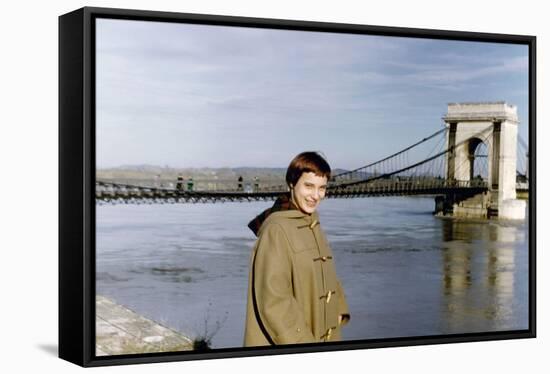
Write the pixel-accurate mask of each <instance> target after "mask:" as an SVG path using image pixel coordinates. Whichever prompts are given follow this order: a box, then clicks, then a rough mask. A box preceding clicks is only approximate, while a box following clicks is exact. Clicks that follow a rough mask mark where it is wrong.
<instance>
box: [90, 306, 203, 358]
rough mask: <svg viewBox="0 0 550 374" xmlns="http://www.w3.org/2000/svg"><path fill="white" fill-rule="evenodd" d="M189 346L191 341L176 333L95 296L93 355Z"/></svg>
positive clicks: (166, 350) (142, 351)
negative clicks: (94, 350) (94, 347)
mask: <svg viewBox="0 0 550 374" xmlns="http://www.w3.org/2000/svg"><path fill="white" fill-rule="evenodd" d="M192 349H193V343H192V340H191V339H189V338H188V337H186V336H183V335H181V334H180V333H179V332H177V331H174V330H172V329H170V328H168V327H165V326H162V325H160V324H159V323H157V322H155V321H152V320H150V319H147V318H145V317H143V316H140V315H139V314H137V313H135V312H134V311H132V310H130V309H128V308H125V307H123V306H122V305H119V304H116V303H115V302H114V301H112V300H110V299H108V298H106V297H103V296H96V355H97V356H106V355H120V354H132V353H151V352H175V351H186V350H192Z"/></svg>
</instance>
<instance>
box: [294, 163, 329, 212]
mask: <svg viewBox="0 0 550 374" xmlns="http://www.w3.org/2000/svg"><path fill="white" fill-rule="evenodd" d="M326 192H327V177H320V176H318V175H315V173H312V172H307V173H302V175H301V176H300V179H298V182H296V185H295V186H294V188H293V189H292V199H293V201H294V204H296V206H297V207H298V208H299V209H300V210H301V211H302V212H304V213H306V214H311V213H313V212H315V210H316V209H317V206H319V203H320V202H321V200H322V199H323V198H324V197H325V193H326Z"/></svg>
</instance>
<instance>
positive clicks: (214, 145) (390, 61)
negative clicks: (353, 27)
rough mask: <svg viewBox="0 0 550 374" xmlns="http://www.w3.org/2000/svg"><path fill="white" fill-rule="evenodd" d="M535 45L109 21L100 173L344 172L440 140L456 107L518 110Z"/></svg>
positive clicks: (101, 42) (100, 93) (104, 23)
mask: <svg viewBox="0 0 550 374" xmlns="http://www.w3.org/2000/svg"><path fill="white" fill-rule="evenodd" d="M528 62H529V61H528V47H527V46H525V45H513V44H501V43H482V42H463V41H449V40H433V39H420V38H405V37H389V36H372V35H354V34H334V33H324V32H306V31H293V30H272V29H257V28H244V27H227V26H211V25H189V24H177V23H162V22H150V21H128V20H111V19H98V20H97V27H96V163H97V167H98V168H108V167H116V166H121V165H140V164H151V165H159V166H169V167H177V168H187V167H197V168H202V167H286V166H288V163H289V162H290V160H291V159H292V158H293V157H294V156H295V155H296V154H298V153H300V152H302V151H306V150H308V151H309V150H313V151H321V152H322V153H323V154H324V155H325V157H326V158H327V159H328V160H329V163H330V164H331V166H332V167H333V168H343V169H353V168H358V167H361V166H363V165H365V164H368V163H371V162H373V161H376V160H379V159H381V158H383V157H385V156H388V155H390V154H392V153H394V152H396V151H399V150H401V149H403V148H405V147H406V146H408V145H411V144H413V143H415V142H416V141H418V140H421V139H423V138H424V137H426V136H428V135H430V134H432V133H434V132H436V131H437V130H439V129H441V128H442V126H443V123H444V122H443V120H442V117H443V116H444V115H445V114H446V112H447V104H448V103H456V102H478V101H479V102H487V101H506V102H507V103H508V104H512V105H516V106H517V108H518V116H519V120H520V122H521V123H520V125H519V134H520V136H521V137H522V138H523V140H524V141H525V142H527V140H528V135H527V134H528V123H529V122H528V121H529V118H528V94H529V92H528Z"/></svg>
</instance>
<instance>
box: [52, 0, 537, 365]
mask: <svg viewBox="0 0 550 374" xmlns="http://www.w3.org/2000/svg"><path fill="white" fill-rule="evenodd" d="M103 17H105V18H109V17H111V18H117V19H121V18H126V19H141V20H151V21H154V20H157V21H167V22H188V23H201V24H211V25H227V26H244V27H264V28H280V29H291V30H308V31H325V32H345V33H359V34H371V35H373V34H374V35H386V36H405V37H418V38H430V39H445V40H465V41H486V42H496V43H498V42H501V43H509V44H511V43H517V44H525V45H528V46H529V95H530V96H529V99H530V100H529V148H530V149H529V152H530V158H529V175H530V185H529V194H530V199H529V208H528V209H529V329H527V330H519V331H499V332H481V333H471V334H470V333H468V334H458V335H437V336H419V337H403V338H385V339H375V340H361V341H344V342H339V343H329V344H323V345H292V346H280V347H267V348H265V347H254V348H237V347H236V348H230V349H217V350H214V351H212V352H208V353H202V352H201V353H198V352H188V353H182V352H169V353H166V352H164V353H152V354H135V355H120V356H118V355H116V356H108V357H97V356H96V355H95V343H94V341H95V257H94V256H95V249H94V245H95V222H94V217H95V203H94V197H95V192H94V188H95V140H94V139H95V127H94V125H95V124H94V114H95V113H94V110H93V109H94V108H95V103H94V97H95V93H94V91H93V90H94V79H95V77H94V71H93V64H92V58H93V56H94V51H93V47H94V33H93V22H94V20H95V18H103ZM77 76H79V77H80V78H81V79H80V80H77V81H74V80H73V79H71V78H73V77H77ZM75 103H79V105H75ZM68 153H70V154H71V157H66V156H67V155H68ZM73 155H76V157H73ZM75 217H76V218H75ZM75 247H76V249H75ZM58 255H59V259H58V260H59V303H58V305H59V335H58V336H59V357H60V358H62V359H65V360H67V361H70V362H72V363H75V364H77V365H80V366H85V367H86V366H106V365H124V364H138V363H154V362H171V361H186V360H202V359H216V358H230V357H246V356H262V355H276V354H291V353H306V352H324V351H339V350H352V349H367V348H384V347H404V346H413V345H429V344H447V343H460V342H480V341H493V340H506V339H522V338H535V337H536V36H531V35H511V34H510V35H507V34H492V33H478V32H464V31H449V30H433V29H414V28H403V27H388V26H368V25H356V24H343V23H326V22H313V21H296V20H282V19H265V18H250V17H235V16H220V15H206V14H191V13H174V12H158V11H148V10H131V9H114V8H96V7H84V8H81V9H78V10H75V11H73V12H70V13H67V14H65V15H62V16H60V17H59V252H58Z"/></svg>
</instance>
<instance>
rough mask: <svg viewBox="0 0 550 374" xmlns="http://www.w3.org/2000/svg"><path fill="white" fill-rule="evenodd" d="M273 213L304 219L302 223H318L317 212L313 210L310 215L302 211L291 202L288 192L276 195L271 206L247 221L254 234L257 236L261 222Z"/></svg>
mask: <svg viewBox="0 0 550 374" xmlns="http://www.w3.org/2000/svg"><path fill="white" fill-rule="evenodd" d="M274 213H276V215H277V216H283V217H286V218H291V219H296V220H298V219H303V220H305V222H304V224H306V225H311V224H312V223H314V222H316V223H315V224H318V223H319V215H318V214H317V212H313V213H312V214H311V215H310V214H306V213H304V212H302V211H301V210H299V209H298V208H297V207H296V206H295V205H294V204H293V203H292V201H291V200H290V196H289V194H285V195H281V196H280V197H278V198H277V200H275V203H274V204H273V206H272V207H271V208H267V209H266V210H264V211H263V212H262V213H260V214H259V215H258V216H256V217H255V218H254V219H253V220H252V221H250V222H249V223H248V227H249V228H250V230H252V232H253V233H254V235H256V236H258V232H259V231H260V227H261V226H262V224H263V223H264V222H265V221H266V220H267V218H268V217H269V216H270V215H272V214H274ZM302 222H303V221H302ZM314 226H315V225H314Z"/></svg>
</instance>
